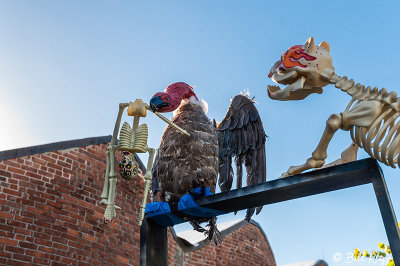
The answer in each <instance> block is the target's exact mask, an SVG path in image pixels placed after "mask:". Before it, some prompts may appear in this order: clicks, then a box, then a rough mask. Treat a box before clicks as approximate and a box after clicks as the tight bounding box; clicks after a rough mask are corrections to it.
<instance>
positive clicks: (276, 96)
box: [268, 71, 322, 101]
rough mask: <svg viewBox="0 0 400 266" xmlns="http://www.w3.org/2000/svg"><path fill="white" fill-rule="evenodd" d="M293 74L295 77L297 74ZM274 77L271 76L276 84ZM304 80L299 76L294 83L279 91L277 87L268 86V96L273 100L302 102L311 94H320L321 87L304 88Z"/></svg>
mask: <svg viewBox="0 0 400 266" xmlns="http://www.w3.org/2000/svg"><path fill="white" fill-rule="evenodd" d="M291 72H295V71H291ZM294 74H296V75H297V73H294ZM274 77H275V74H274V75H273V77H272V79H273V80H274V81H275V82H277V81H276V79H275V78H274ZM305 80H306V78H305V77H303V76H301V77H300V78H298V79H297V80H296V81H295V82H293V83H292V84H290V85H289V86H287V87H286V88H284V89H283V90H281V88H280V87H279V86H275V85H268V96H269V97H270V98H271V99H273V100H279V101H289V100H302V99H304V98H306V97H307V96H308V95H310V94H312V93H319V94H321V93H322V88H321V87H310V86H307V85H306V86H305V85H304V83H305ZM278 83H283V82H278Z"/></svg>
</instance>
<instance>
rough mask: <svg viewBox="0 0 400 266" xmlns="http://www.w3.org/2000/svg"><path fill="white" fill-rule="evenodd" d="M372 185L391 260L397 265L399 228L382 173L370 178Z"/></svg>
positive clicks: (399, 259)
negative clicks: (391, 254)
mask: <svg viewBox="0 0 400 266" xmlns="http://www.w3.org/2000/svg"><path fill="white" fill-rule="evenodd" d="M372 185H373V186H374V191H375V195H376V199H377V201H378V205H379V209H380V211H381V215H382V220H383V224H384V225H385V230H386V235H387V238H388V240H389V244H390V248H391V250H392V253H393V260H394V261H395V263H396V264H397V265H399V264H400V252H399V251H400V230H399V226H398V225H397V219H396V215H395V214H394V211H393V206H392V201H391V200H390V196H389V191H388V189H387V186H386V182H385V178H384V177H383V174H382V173H381V174H380V175H377V176H374V177H373V178H372Z"/></svg>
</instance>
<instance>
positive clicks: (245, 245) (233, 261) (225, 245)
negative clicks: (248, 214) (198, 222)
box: [168, 224, 276, 266]
mask: <svg viewBox="0 0 400 266" xmlns="http://www.w3.org/2000/svg"><path fill="white" fill-rule="evenodd" d="M168 243H169V249H168V265H196V266H200V265H221V266H222V265H265V266H272V265H276V263H275V259H274V255H273V253H272V250H271V247H270V246H269V243H268V242H267V240H266V239H265V237H264V235H263V233H262V232H261V231H260V229H259V228H258V227H257V226H255V225H253V224H247V225H245V226H243V227H241V228H240V229H238V230H236V231H235V232H233V233H231V234H229V235H227V236H225V237H224V238H223V240H222V244H221V245H220V246H218V247H217V246H215V245H214V244H210V245H208V246H206V247H205V248H202V249H198V250H194V251H191V252H187V253H183V251H182V249H181V248H180V247H179V246H178V245H177V244H176V242H175V241H174V240H173V237H172V234H171V233H170V232H169V231H168ZM183 256H184V258H183ZM182 260H184V263H182Z"/></svg>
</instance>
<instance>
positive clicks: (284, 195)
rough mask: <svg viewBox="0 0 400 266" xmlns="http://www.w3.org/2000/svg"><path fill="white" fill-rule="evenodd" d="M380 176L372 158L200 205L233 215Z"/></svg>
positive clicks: (230, 193) (211, 198) (220, 196)
mask: <svg viewBox="0 0 400 266" xmlns="http://www.w3.org/2000/svg"><path fill="white" fill-rule="evenodd" d="M379 175H380V167H379V165H378V163H377V161H376V160H374V159H370V158H369V159H364V160H359V161H355V162H351V163H347V164H342V165H338V166H333V167H329V168H324V169H320V170H315V171H312V172H307V173H303V174H300V175H296V176H290V177H285V178H280V179H276V180H272V181H269V182H266V183H262V184H258V185H254V186H250V187H244V188H240V189H235V190H231V191H228V192H223V193H218V194H214V195H211V196H207V197H203V198H200V199H198V200H197V204H198V205H199V206H201V207H206V208H210V209H214V210H220V211H225V212H232V211H237V210H243V209H247V208H252V207H257V206H261V205H267V204H272V203H277V202H282V201H287V200H292V199H297V198H302V197H306V196H311V195H316V194H320V193H325V192H329V191H334V190H339V189H344V188H349V187H354V186H359V185H363V184H367V183H371V180H372V177H374V176H379Z"/></svg>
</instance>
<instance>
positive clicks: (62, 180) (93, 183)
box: [0, 144, 274, 265]
mask: <svg viewBox="0 0 400 266" xmlns="http://www.w3.org/2000/svg"><path fill="white" fill-rule="evenodd" d="M107 146H108V145H107V144H101V145H91V146H85V147H80V148H72V149H67V150H60V151H55V152H47V153H43V154H35V155H32V156H24V157H19V158H16V159H9V160H3V161H0V265H4V264H6V265H21V264H27V263H32V264H38V265H71V264H72V265H78V264H79V265H99V264H101V265H139V258H140V256H139V254H140V253H139V252H140V246H139V243H140V241H139V239H140V235H139V227H138V226H137V217H138V211H139V206H140V204H141V198H142V193H143V179H142V178H138V179H135V180H132V181H129V182H128V181H125V180H122V179H121V178H119V179H118V180H119V181H118V184H117V197H116V204H117V205H119V206H121V207H122V211H117V213H118V216H117V218H116V219H115V221H114V222H113V223H111V224H106V223H104V222H103V213H104V210H105V206H103V205H99V200H100V195H101V193H102V190H103V182H104V181H103V180H104V171H105V151H106V148H107ZM177 250H178V251H179V248H177V246H176V243H175V242H174V240H173V239H172V237H171V236H170V237H169V255H170V256H169V257H170V258H169V259H170V260H169V264H170V265H173V264H174V257H176V252H177ZM270 262H271V263H270ZM273 262H274V261H273V255H272V253H271V250H270V248H269V246H268V244H267V243H266V241H265V238H264V237H263V235H262V234H261V232H260V231H259V229H258V228H257V227H255V226H253V225H247V226H245V227H243V228H241V229H240V230H239V231H236V232H234V233H232V234H231V235H229V236H226V237H225V238H224V242H223V245H222V246H221V247H219V248H216V247H215V246H213V245H209V246H207V247H205V248H203V249H201V250H198V251H193V252H191V253H188V254H185V263H186V265H257V264H262V265H274V263H273ZM177 263H178V262H177ZM215 263H219V264H215Z"/></svg>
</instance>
